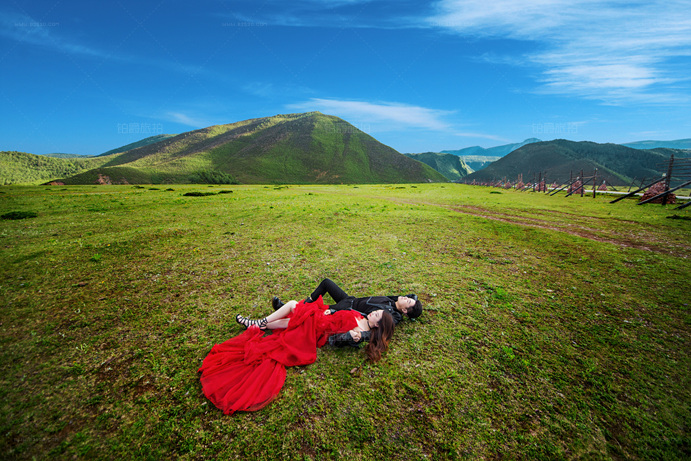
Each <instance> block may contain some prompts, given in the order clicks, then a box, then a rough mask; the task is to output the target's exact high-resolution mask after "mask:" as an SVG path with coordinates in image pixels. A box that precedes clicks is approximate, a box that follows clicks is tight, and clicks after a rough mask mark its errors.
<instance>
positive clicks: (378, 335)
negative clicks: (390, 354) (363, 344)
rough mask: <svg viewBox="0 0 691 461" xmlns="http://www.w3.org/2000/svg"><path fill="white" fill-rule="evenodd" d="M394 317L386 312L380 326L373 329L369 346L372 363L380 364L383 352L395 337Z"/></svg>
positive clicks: (368, 350)
mask: <svg viewBox="0 0 691 461" xmlns="http://www.w3.org/2000/svg"><path fill="white" fill-rule="evenodd" d="M393 326H394V322H393V317H392V316H391V314H389V313H388V312H386V311H384V312H383V313H382V316H381V320H379V326H378V327H375V328H372V330H371V333H370V340H369V344H367V349H365V352H367V357H368V358H369V359H370V360H371V361H372V362H378V361H379V359H381V355H382V353H383V352H386V349H387V348H388V347H389V341H391V337H392V336H393Z"/></svg>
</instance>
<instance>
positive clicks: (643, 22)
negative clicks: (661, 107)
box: [427, 0, 691, 104]
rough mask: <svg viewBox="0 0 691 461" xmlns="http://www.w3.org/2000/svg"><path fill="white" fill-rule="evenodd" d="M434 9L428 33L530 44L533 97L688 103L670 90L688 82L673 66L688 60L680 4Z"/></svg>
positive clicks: (593, 2) (548, 1) (690, 19)
mask: <svg viewBox="0 0 691 461" xmlns="http://www.w3.org/2000/svg"><path fill="white" fill-rule="evenodd" d="M435 9H436V13H435V14H434V15H432V16H431V17H429V18H427V24H428V25H429V26H431V27H437V28H441V29H443V30H449V31H452V32H454V33H458V34H462V35H469V36H476V37H492V38H508V39H516V40H524V41H531V42H533V43H535V44H537V45H538V47H537V48H538V49H539V51H538V52H537V53H535V54H530V55H526V56H524V59H525V60H526V61H527V62H528V63H532V64H534V65H537V66H539V67H540V68H541V69H542V71H543V73H542V77H541V79H540V81H541V83H542V84H543V86H542V87H541V88H540V89H539V90H538V91H539V92H545V93H560V94H571V95H577V96H581V97H585V98H590V99H598V100H601V101H604V102H606V103H610V104H622V103H626V102H636V103H640V102H646V103H663V104H669V103H671V102H675V103H688V102H689V101H688V96H685V95H682V94H681V92H677V91H675V88H674V87H675V86H677V85H680V84H687V83H688V81H689V76H688V72H682V71H681V70H680V69H677V68H675V62H676V60H677V59H679V58H682V59H684V58H688V57H689V56H691V3H689V2H688V1H685V0H672V1H664V0H653V1H637V2H623V1H609V2H602V1H597V0H535V1H532V2H524V1H522V0H495V1H492V2H487V1H486V0H441V1H438V2H437V3H436V4H435ZM494 59H497V58H496V57H494Z"/></svg>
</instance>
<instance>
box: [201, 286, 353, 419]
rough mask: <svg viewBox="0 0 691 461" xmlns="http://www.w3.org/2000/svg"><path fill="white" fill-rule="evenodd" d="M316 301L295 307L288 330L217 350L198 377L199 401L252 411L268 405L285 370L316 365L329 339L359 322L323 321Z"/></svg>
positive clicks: (342, 317)
mask: <svg viewBox="0 0 691 461" xmlns="http://www.w3.org/2000/svg"><path fill="white" fill-rule="evenodd" d="M326 308H327V306H325V305H324V302H323V301H322V298H321V296H320V297H319V299H317V300H316V301H315V302H313V303H309V304H305V303H303V302H300V303H298V305H297V306H296V308H295V310H294V312H293V314H292V315H291V316H290V323H289V324H288V328H286V329H284V330H274V331H273V333H272V334H270V335H267V336H264V332H263V331H261V330H260V329H259V328H257V327H250V328H248V329H247V330H246V331H244V332H243V333H242V334H240V335H238V336H236V337H234V338H230V339H229V340H227V341H226V342H224V343H221V344H216V345H215V346H213V347H212V348H211V352H209V355H207V356H206V358H205V359H204V362H203V363H202V366H201V368H199V371H200V372H201V373H202V376H201V378H200V379H201V383H202V390H203V391H204V395H205V396H206V397H207V398H208V399H209V400H211V402H213V404H214V405H216V406H217V407H218V408H220V409H221V410H223V413H225V414H232V413H234V412H236V411H256V410H259V409H260V408H263V407H264V406H266V405H267V404H268V403H269V402H271V400H273V399H274V398H275V397H276V396H277V395H278V393H279V392H280V391H281V388H282V387H283V383H284V382H285V379H286V367H291V366H295V365H308V364H310V363H312V362H314V361H315V360H316V359H317V348H318V347H322V346H323V345H324V344H325V343H326V341H327V339H328V337H329V336H330V335H332V334H337V333H345V332H346V331H349V330H352V329H353V328H355V327H356V326H357V320H358V319H359V318H362V316H361V315H360V314H359V313H358V312H356V311H351V310H344V311H336V312H334V313H333V314H331V315H324V310H326Z"/></svg>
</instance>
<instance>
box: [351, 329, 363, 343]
mask: <svg viewBox="0 0 691 461" xmlns="http://www.w3.org/2000/svg"><path fill="white" fill-rule="evenodd" d="M350 336H351V337H352V338H353V341H355V342H356V343H359V342H360V340H361V339H362V335H361V334H360V332H359V331H355V330H350Z"/></svg>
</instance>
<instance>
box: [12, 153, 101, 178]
mask: <svg viewBox="0 0 691 461" xmlns="http://www.w3.org/2000/svg"><path fill="white" fill-rule="evenodd" d="M110 159H111V157H65V158H62V157H49V156H45V155H34V154H28V153H26V152H14V151H3V152H0V184H2V185H6V184H41V183H45V182H48V181H52V180H56V179H61V178H65V177H69V176H73V175H76V174H79V173H82V172H84V171H88V170H91V169H93V168H98V167H99V166H100V165H102V164H104V163H106V162H108V161H110Z"/></svg>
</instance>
